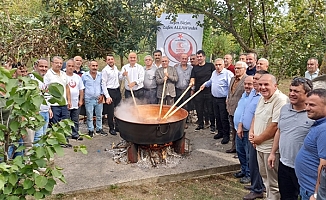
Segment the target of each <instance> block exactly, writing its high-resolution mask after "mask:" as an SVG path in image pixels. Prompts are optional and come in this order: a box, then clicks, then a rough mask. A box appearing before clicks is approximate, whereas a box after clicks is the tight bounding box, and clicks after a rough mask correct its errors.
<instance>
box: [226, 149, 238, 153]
mask: <svg viewBox="0 0 326 200" xmlns="http://www.w3.org/2000/svg"><path fill="white" fill-rule="evenodd" d="M225 152H226V153H235V152H236V151H235V149H228V150H226V151H225Z"/></svg>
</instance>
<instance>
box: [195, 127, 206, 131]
mask: <svg viewBox="0 0 326 200" xmlns="http://www.w3.org/2000/svg"><path fill="white" fill-rule="evenodd" d="M201 129H204V127H202V126H197V128H196V129H195V131H200V130H201Z"/></svg>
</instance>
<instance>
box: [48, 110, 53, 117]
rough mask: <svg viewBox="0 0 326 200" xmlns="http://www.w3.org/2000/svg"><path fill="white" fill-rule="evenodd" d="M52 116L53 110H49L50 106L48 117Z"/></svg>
mask: <svg viewBox="0 0 326 200" xmlns="http://www.w3.org/2000/svg"><path fill="white" fill-rule="evenodd" d="M52 117H53V112H52V110H51V108H50V109H49V118H50V119H52Z"/></svg>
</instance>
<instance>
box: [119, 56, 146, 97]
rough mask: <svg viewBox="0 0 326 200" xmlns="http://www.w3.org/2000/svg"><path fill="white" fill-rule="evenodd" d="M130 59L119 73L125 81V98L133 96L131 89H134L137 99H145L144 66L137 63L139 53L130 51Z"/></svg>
mask: <svg viewBox="0 0 326 200" xmlns="http://www.w3.org/2000/svg"><path fill="white" fill-rule="evenodd" d="M128 61H129V63H128V64H126V65H124V66H123V67H122V68H121V72H122V73H121V74H120V75H119V78H120V79H123V80H124V81H125V98H126V99H127V98H130V97H131V92H130V90H131V89H132V91H133V93H134V95H135V97H136V98H137V99H143V97H144V76H145V71H144V68H143V66H141V65H140V64H138V63H137V54H136V53H135V52H131V53H129V55H128ZM128 81H129V82H128Z"/></svg>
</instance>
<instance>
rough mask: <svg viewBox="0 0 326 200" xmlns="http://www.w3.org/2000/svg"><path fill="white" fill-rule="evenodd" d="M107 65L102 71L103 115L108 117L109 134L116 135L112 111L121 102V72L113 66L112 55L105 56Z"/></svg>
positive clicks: (116, 129)
mask: <svg viewBox="0 0 326 200" xmlns="http://www.w3.org/2000/svg"><path fill="white" fill-rule="evenodd" d="M106 63H107V65H106V66H105V67H104V69H103V70H102V90H103V94H104V96H105V103H106V104H104V113H105V114H107V115H108V125H109V128H110V130H109V133H110V134H111V135H117V133H116V132H118V128H117V125H115V124H114V122H113V118H114V109H115V107H117V105H119V103H120V101H121V92H120V83H119V75H121V72H120V71H119V70H118V68H117V66H115V61H114V57H113V55H108V56H106Z"/></svg>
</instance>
